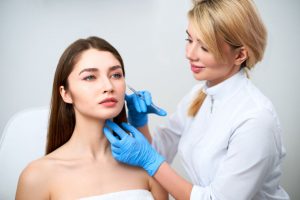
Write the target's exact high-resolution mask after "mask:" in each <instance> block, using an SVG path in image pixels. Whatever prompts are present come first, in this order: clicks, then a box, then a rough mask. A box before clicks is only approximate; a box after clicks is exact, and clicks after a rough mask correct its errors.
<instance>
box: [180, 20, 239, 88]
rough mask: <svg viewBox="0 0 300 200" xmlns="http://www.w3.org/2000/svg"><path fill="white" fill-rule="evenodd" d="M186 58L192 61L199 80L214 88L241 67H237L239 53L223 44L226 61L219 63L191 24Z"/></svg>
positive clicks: (195, 76) (192, 68) (194, 73)
mask: <svg viewBox="0 0 300 200" xmlns="http://www.w3.org/2000/svg"><path fill="white" fill-rule="evenodd" d="M187 34H188V39H187V41H188V42H187V44H186V57H187V59H188V60H189V61H190V65H191V70H192V72H193V75H194V78H195V79H197V80H207V84H208V86H209V87H211V86H214V85H216V84H218V83H220V82H222V81H224V80H226V79H227V78H229V77H230V76H232V75H233V74H235V73H236V72H238V71H239V69H240V66H239V65H236V63H235V62H236V58H237V57H238V54H239V52H238V51H237V50H236V49H232V48H231V47H230V45H229V44H227V43H226V42H222V51H223V53H224V56H225V58H226V59H225V60H226V61H222V62H220V61H218V60H216V59H215V57H214V55H213V54H212V53H211V52H209V51H208V50H207V48H206V45H205V44H204V43H203V42H202V41H201V40H200V39H199V38H197V36H196V31H195V29H194V27H193V26H192V25H191V23H189V25H188V29H187Z"/></svg>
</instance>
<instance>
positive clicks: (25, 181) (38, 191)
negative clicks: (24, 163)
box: [16, 161, 50, 200]
mask: <svg viewBox="0 0 300 200" xmlns="http://www.w3.org/2000/svg"><path fill="white" fill-rule="evenodd" d="M35 162H37V161H35ZM46 174H47V173H40V167H39V166H38V165H37V164H36V163H31V164H30V165H28V167H26V168H25V169H24V171H23V172H22V173H21V175H20V177H19V182H18V186H17V191H16V200H48V199H50V195H49V191H48V190H47V187H46V186H45V184H46V183H47V180H46V179H47V178H45V176H46Z"/></svg>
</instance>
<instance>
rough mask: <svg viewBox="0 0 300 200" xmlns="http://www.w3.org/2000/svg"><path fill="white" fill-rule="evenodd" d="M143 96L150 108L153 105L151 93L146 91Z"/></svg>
mask: <svg viewBox="0 0 300 200" xmlns="http://www.w3.org/2000/svg"><path fill="white" fill-rule="evenodd" d="M143 96H144V99H145V103H146V105H147V106H150V105H151V103H152V97H151V93H150V92H148V91H144V92H143Z"/></svg>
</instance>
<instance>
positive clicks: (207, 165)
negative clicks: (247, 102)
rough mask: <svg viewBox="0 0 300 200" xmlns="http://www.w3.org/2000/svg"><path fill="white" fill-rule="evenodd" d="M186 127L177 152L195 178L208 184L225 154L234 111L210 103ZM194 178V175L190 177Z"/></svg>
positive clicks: (234, 116)
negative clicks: (212, 105)
mask: <svg viewBox="0 0 300 200" xmlns="http://www.w3.org/2000/svg"><path fill="white" fill-rule="evenodd" d="M208 103H209V105H206V107H204V108H205V109H206V110H203V112H202V113H199V114H198V115H197V116H196V117H195V118H194V119H191V120H190V121H189V123H188V124H187V125H186V126H185V129H184V132H183V134H182V137H181V139H180V142H179V146H178V153H179V156H180V158H181V160H182V161H183V163H184V165H185V168H187V171H188V173H190V176H191V177H194V180H195V181H196V180H198V181H199V180H202V181H203V182H205V183H209V182H210V181H211V180H213V179H214V176H215V174H216V172H217V170H218V168H219V166H220V163H221V162H222V160H223V159H224V157H225V156H226V153H227V150H228V145H229V143H230V139H231V136H232V133H233V131H234V120H233V119H235V118H236V112H235V111H234V110H231V109H226V108H223V109H219V107H218V105H217V106H216V107H213V111H212V112H211V110H212V108H211V102H208ZM192 179H193V178H192Z"/></svg>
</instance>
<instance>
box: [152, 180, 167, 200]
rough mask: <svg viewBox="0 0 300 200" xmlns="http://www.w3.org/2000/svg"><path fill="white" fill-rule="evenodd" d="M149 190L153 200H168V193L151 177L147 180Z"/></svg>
mask: <svg viewBox="0 0 300 200" xmlns="http://www.w3.org/2000/svg"><path fill="white" fill-rule="evenodd" d="M149 188H150V192H151V193H152V195H153V197H154V199H157V200H167V199H169V194H168V192H167V191H166V190H165V189H164V188H163V187H162V186H161V185H160V184H159V183H158V182H157V181H156V180H155V179H154V178H152V177H150V178H149Z"/></svg>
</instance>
